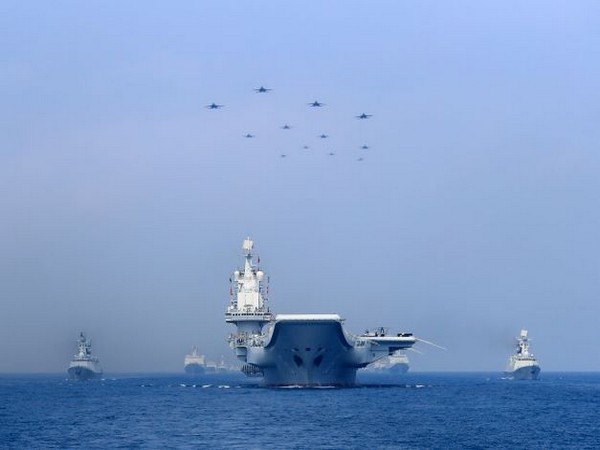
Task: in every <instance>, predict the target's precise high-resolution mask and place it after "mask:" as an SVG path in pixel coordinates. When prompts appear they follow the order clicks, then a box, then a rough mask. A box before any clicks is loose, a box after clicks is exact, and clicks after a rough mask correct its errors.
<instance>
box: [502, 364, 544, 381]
mask: <svg viewBox="0 0 600 450" xmlns="http://www.w3.org/2000/svg"><path fill="white" fill-rule="evenodd" d="M539 374H540V366H537V365H528V366H523V367H519V368H518V369H515V370H512V371H507V372H505V376H506V377H507V378H510V379H512V380H537V379H538V376H539Z"/></svg>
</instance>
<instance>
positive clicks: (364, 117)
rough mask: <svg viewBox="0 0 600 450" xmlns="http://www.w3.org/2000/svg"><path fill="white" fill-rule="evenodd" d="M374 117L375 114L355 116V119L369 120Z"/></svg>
mask: <svg viewBox="0 0 600 450" xmlns="http://www.w3.org/2000/svg"><path fill="white" fill-rule="evenodd" d="M372 115H373V114H365V113H362V114H361V115H359V116H354V117H356V118H357V119H368V118H369V117H371V116H372Z"/></svg>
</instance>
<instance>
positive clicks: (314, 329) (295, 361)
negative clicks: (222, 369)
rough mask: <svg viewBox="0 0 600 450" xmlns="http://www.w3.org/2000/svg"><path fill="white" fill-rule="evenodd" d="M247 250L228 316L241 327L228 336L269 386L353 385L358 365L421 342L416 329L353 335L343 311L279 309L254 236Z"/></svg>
mask: <svg viewBox="0 0 600 450" xmlns="http://www.w3.org/2000/svg"><path fill="white" fill-rule="evenodd" d="M242 251H243V255H244V258H245V262H244V267H243V268H241V269H238V270H236V271H235V272H234V273H233V276H232V278H231V279H230V280H231V289H230V295H231V299H230V303H229V306H228V308H227V310H226V312H225V321H226V322H227V323H231V324H234V325H235V326H236V327H237V332H236V333H233V334H231V335H229V338H228V340H229V344H230V346H231V348H232V349H233V350H234V351H235V354H236V357H237V358H238V359H239V360H241V361H242V363H243V365H242V371H243V372H244V373H245V374H246V375H248V376H262V377H263V380H264V384H265V385H267V386H290V385H298V386H352V385H354V384H355V382H356V371H357V370H358V369H361V368H364V367H366V366H367V365H369V364H370V363H372V362H375V361H377V360H379V359H381V358H384V357H386V356H390V355H392V354H394V352H396V351H398V350H403V349H407V348H410V347H412V346H413V345H414V344H415V343H416V341H417V339H416V338H415V337H414V336H413V335H412V333H397V334H393V335H392V334H388V333H364V334H362V335H354V334H351V333H349V332H348V331H346V330H345V329H344V319H342V318H341V317H340V316H339V315H338V314H273V313H272V312H271V310H270V308H269V307H268V305H267V302H268V283H265V281H267V282H268V278H266V277H265V272H264V271H263V270H261V269H260V268H259V267H258V265H257V264H255V263H254V260H253V251H254V243H253V241H252V240H251V239H250V238H247V239H246V240H245V241H244V242H243V245H242ZM258 262H260V260H258ZM265 284H267V286H265Z"/></svg>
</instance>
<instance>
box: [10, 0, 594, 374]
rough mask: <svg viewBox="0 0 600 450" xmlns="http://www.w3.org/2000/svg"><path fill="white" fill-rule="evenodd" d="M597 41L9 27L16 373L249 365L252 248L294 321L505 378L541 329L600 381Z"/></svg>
mask: <svg viewBox="0 0 600 450" xmlns="http://www.w3.org/2000/svg"><path fill="white" fill-rule="evenodd" d="M598 30H600V3H599V2H597V1H595V0H594V1H567V0H565V1H547V0H544V1H520V0H519V1H506V0H502V1H491V2H481V1H476V0H473V1H452V2H446V1H423V0H420V1H408V0H405V1H387V2H382V1H379V2H378V1H374V2H364V1H348V0H339V1H319V2H316V1H315V2H306V1H303V2H285V3H282V2H276V1H251V2H243V1H202V2H197V1H187V2H186V1H181V2H148V1H137V2H133V1H132V2H106V1H86V2H80V1H58V2H47V1H38V2H35V1H31V2H23V1H10V0H8V1H4V2H2V3H1V4H0V66H1V68H2V69H1V70H0V116H1V117H0V126H1V130H0V131H1V133H0V372H30V371H36V372H61V371H64V370H66V366H67V364H68V361H69V359H70V357H71V356H72V354H73V352H74V341H75V339H76V338H77V335H78V333H79V331H80V330H85V331H86V332H87V333H88V334H89V335H90V337H91V338H92V340H93V343H94V350H95V353H96V354H97V355H98V356H99V357H100V359H101V362H102V365H103V366H104V369H105V372H123V371H156V372H159V371H181V370H182V365H183V357H184V355H185V353H186V352H188V351H189V349H190V348H191V346H192V345H194V344H197V345H198V346H199V349H200V351H202V352H203V353H205V354H206V355H207V357H209V358H210V359H220V357H221V355H224V356H225V357H226V359H227V360H229V361H233V357H232V353H231V351H230V350H229V348H228V347H227V344H226V341H225V337H226V335H227V334H228V333H230V332H233V331H234V327H232V326H230V325H226V324H225V322H224V316H223V313H224V310H225V308H226V306H227V303H228V300H229V295H228V294H229V292H228V291H229V283H228V279H229V276H230V273H231V271H233V270H234V269H235V268H236V267H237V266H238V265H240V264H242V257H241V244H242V240H243V239H244V238H245V237H246V236H247V235H250V236H252V238H253V239H254V240H255V242H256V248H257V250H258V251H259V254H260V255H261V263H262V265H263V267H264V269H265V270H266V271H267V272H268V274H269V275H270V277H271V306H272V308H273V310H275V311H276V312H282V313H293V312H335V313H339V314H340V315H342V316H343V317H345V318H346V319H347V322H346V324H347V327H348V329H349V330H351V331H354V332H361V331H363V330H364V329H365V328H371V327H375V326H379V325H382V326H388V327H390V328H391V329H392V330H405V331H412V332H414V333H415V334H416V335H417V336H421V337H423V338H425V339H428V340H431V341H434V342H436V343H438V344H440V345H443V346H445V347H447V348H448V351H446V352H442V351H439V350H436V349H430V348H427V347H423V346H418V347H420V349H421V350H422V351H424V352H425V354H423V355H420V354H414V353H411V354H410V357H411V361H412V367H413V370H415V371H417V370H489V371H501V370H502V369H503V368H504V366H505V363H506V360H507V358H508V356H509V354H510V353H511V351H512V347H511V346H512V345H513V338H514V336H516V335H517V334H518V333H519V330H520V329H521V328H527V329H529V331H530V335H531V337H532V338H533V342H532V350H533V352H534V353H535V354H536V356H537V357H538V358H539V360H540V362H541V365H542V369H543V370H548V371H549V370H600V360H599V359H598V348H600V332H599V327H598V320H599V317H600V301H599V300H600V299H599V292H600V276H599V275H600V238H599V230H600V204H599V203H600V201H599V198H600V157H599V152H600V33H599V32H598ZM261 85H264V86H266V87H270V88H273V91H271V92H269V93H267V94H256V93H255V92H254V91H253V88H256V87H259V86H261ZM314 100H319V101H322V102H324V103H325V104H326V106H325V107H323V108H320V109H319V108H310V107H308V106H307V105H306V104H307V103H308V102H311V101H314ZM211 102H216V103H220V104H224V105H226V106H225V108H223V109H220V110H214V111H213V110H208V109H206V108H204V105H207V104H209V103H211ZM362 112H365V113H368V114H373V117H372V118H370V119H369V120H357V119H355V118H354V116H355V115H357V114H360V113H362ZM285 123H289V124H290V125H293V128H292V129H291V130H282V129H280V126H282V125H283V124H285ZM246 133H252V134H255V135H256V137H255V138H253V139H245V138H244V137H243V135H244V134H246ZM321 133H326V134H328V135H329V136H330V137H329V138H327V139H320V138H319V137H318V135H319V134H321ZM363 144H367V145H369V146H370V148H369V149H368V150H361V149H360V146H361V145H363ZM305 145H306V146H309V147H310V148H309V149H304V148H303V146H305ZM329 152H333V153H335V155H334V156H330V155H329V154H328V153H329ZM281 154H286V155H287V157H286V158H281V157H280V155H281ZM360 157H362V158H364V160H363V161H358V160H357V159H358V158H360Z"/></svg>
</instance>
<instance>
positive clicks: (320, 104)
mask: <svg viewBox="0 0 600 450" xmlns="http://www.w3.org/2000/svg"><path fill="white" fill-rule="evenodd" d="M308 106H312V107H313V108H320V107H321V106H325V103H321V102H318V101H316V100H315V101H314V102H312V103H308Z"/></svg>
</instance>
